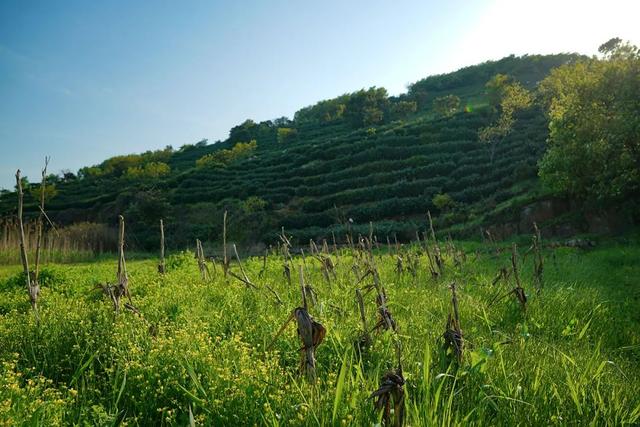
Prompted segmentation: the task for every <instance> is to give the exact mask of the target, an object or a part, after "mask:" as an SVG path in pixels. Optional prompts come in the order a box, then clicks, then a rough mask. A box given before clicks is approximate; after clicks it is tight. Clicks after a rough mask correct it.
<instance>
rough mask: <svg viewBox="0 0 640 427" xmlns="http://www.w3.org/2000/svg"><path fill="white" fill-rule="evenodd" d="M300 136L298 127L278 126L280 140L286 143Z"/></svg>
mask: <svg viewBox="0 0 640 427" xmlns="http://www.w3.org/2000/svg"><path fill="white" fill-rule="evenodd" d="M297 137H298V131H297V129H293V128H286V127H284V128H278V142H279V143H280V144H284V143H287V142H291V141H295V139H296V138H297Z"/></svg>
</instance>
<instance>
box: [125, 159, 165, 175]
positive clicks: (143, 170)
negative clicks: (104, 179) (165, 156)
mask: <svg viewBox="0 0 640 427" xmlns="http://www.w3.org/2000/svg"><path fill="white" fill-rule="evenodd" d="M170 172H171V167H170V166H169V165H168V164H166V163H163V162H149V163H146V164H144V165H140V166H131V167H129V168H128V169H127V171H126V172H125V176H126V177H127V178H130V179H158V178H160V177H162V176H165V175H168V174H169V173H170Z"/></svg>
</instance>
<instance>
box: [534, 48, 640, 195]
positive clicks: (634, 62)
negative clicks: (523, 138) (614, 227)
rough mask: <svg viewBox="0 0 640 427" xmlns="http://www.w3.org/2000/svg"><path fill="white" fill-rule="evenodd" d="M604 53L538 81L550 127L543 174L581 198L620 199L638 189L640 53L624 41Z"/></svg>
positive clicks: (547, 181)
mask: <svg viewBox="0 0 640 427" xmlns="http://www.w3.org/2000/svg"><path fill="white" fill-rule="evenodd" d="M600 52H601V53H602V54H603V58H602V59H598V58H592V59H589V60H585V61H580V62H578V63H576V64H570V65H565V66H562V67H559V68H557V69H555V70H554V71H552V72H551V74H550V75H549V76H548V77H547V78H546V79H545V80H544V81H543V82H542V83H541V85H540V94H541V99H542V102H543V104H544V106H545V107H546V112H547V116H548V118H549V129H550V136H549V140H548V150H547V152H546V153H545V155H544V157H543V159H542V161H541V162H540V176H541V178H542V180H543V182H544V183H545V184H546V185H547V186H548V187H550V188H551V189H553V190H556V191H560V192H566V193H568V194H570V195H572V196H574V197H576V198H579V199H583V200H587V201H589V200H590V201H607V200H609V201H612V200H622V199H625V198H629V197H631V196H632V195H637V194H638V192H639V191H640V54H639V51H638V48H637V47H635V46H632V45H629V44H628V43H626V44H623V43H622V41H621V40H620V39H611V40H609V41H608V42H607V43H605V44H603V45H602V46H601V47H600Z"/></svg>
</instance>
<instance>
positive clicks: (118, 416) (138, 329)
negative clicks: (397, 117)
mask: <svg viewBox="0 0 640 427" xmlns="http://www.w3.org/2000/svg"><path fill="white" fill-rule="evenodd" d="M455 245H456V247H457V248H459V249H461V250H464V251H465V252H466V254H467V262H465V263H464V264H463V265H462V266H461V267H454V263H453V260H452V259H451V258H450V257H449V255H448V253H447V251H445V250H443V256H444V258H445V262H446V266H447V268H446V269H445V276H444V277H442V278H441V279H439V280H435V279H433V278H432V277H431V275H430V274H429V272H428V270H427V268H426V267H425V264H424V262H422V263H421V264H420V268H418V269H417V271H416V276H415V277H414V276H413V275H412V274H411V273H409V272H405V273H402V274H398V273H397V272H396V265H397V264H396V258H395V256H394V254H393V253H391V254H387V253H384V252H379V253H376V264H377V265H378V268H379V271H380V281H381V283H382V284H383V285H384V286H385V290H386V294H387V297H388V302H389V305H388V307H389V309H390V310H391V312H392V313H393V318H394V320H395V321H396V322H397V324H398V327H399V328H400V329H399V330H400V331H401V334H400V339H401V342H402V367H403V375H404V377H405V379H406V384H405V389H406V390H407V393H406V394H405V399H406V425H413V426H421V425H549V424H554V423H555V424H560V425H576V424H585V423H586V424H592V425H618V424H620V425H635V424H637V423H638V422H639V421H640V397H639V396H638V394H637V392H636V391H637V390H638V388H639V387H640V368H639V367H638V364H637V360H638V357H639V352H638V349H639V347H638V346H639V345H640V334H639V332H638V331H639V330H640V328H639V324H638V318H637V316H636V313H637V312H638V302H637V300H635V299H633V298H629V295H630V293H633V292H634V289H635V288H634V286H635V285H636V284H635V282H634V280H635V279H634V278H635V277H637V276H638V275H639V274H640V271H638V264H637V259H638V257H639V256H640V247H639V246H638V242H637V241H636V242H632V243H629V242H627V243H625V244H622V245H619V244H616V243H608V244H604V245H600V246H598V247H597V248H596V249H593V250H590V251H580V250H577V249H571V248H560V249H556V250H554V252H551V250H546V251H545V252H544V256H545V258H546V259H549V260H551V259H553V262H549V268H547V269H545V288H544V290H543V292H542V293H540V294H539V295H536V294H535V293H534V292H532V289H533V272H532V262H531V258H527V259H526V261H524V262H523V263H522V264H521V269H520V273H521V274H520V276H521V281H522V283H523V287H524V288H525V290H526V292H527V293H528V296H529V301H528V307H527V312H526V313H522V312H521V310H520V308H519V307H518V303H517V302H516V300H515V298H511V297H509V298H505V299H503V300H501V301H500V302H498V303H493V304H492V303H491V301H492V299H493V298H494V296H495V295H496V294H497V293H500V294H502V291H503V290H504V291H506V290H507V289H508V286H510V284H509V285H506V284H505V285H501V284H496V285H492V282H493V279H494V277H495V274H496V272H497V271H499V268H500V267H502V266H504V265H508V263H509V262H510V261H509V255H508V253H505V251H504V250H505V249H506V248H507V246H508V245H505V246H499V248H500V249H501V250H502V252H501V254H498V255H496V254H495V250H493V249H495V248H494V247H492V248H491V249H492V250H489V249H490V248H488V247H484V246H482V245H479V244H477V243H462V242H455ZM402 250H403V251H404V250H406V251H407V254H417V253H418V252H417V251H418V250H419V249H418V248H417V247H416V246H411V247H405V248H403V249H402ZM241 254H242V252H241ZM177 257H179V258H180V259H181V260H183V261H182V262H179V263H174V262H173V260H174V256H173V255H171V256H169V257H168V259H167V265H170V266H171V267H170V268H169V270H168V272H167V273H166V274H164V275H163V276H159V275H158V273H157V262H156V260H144V261H131V262H128V271H129V275H130V284H129V286H130V290H131V295H132V300H133V303H134V305H135V306H136V307H138V308H139V310H140V313H141V314H140V315H137V314H134V313H131V312H129V311H123V312H121V313H120V314H119V315H118V316H114V314H113V311H112V308H111V303H110V301H109V300H108V298H107V297H106V296H104V295H102V294H101V292H99V291H96V290H95V289H93V288H94V287H95V284H96V283H98V282H102V283H104V282H106V281H111V280H113V278H114V270H115V264H116V260H115V259H109V260H104V261H101V262H94V263H88V264H87V263H83V264H77V265H69V266H55V269H56V270H60V271H62V272H64V277H65V279H64V280H63V282H61V284H60V285H57V286H53V287H49V286H47V287H45V288H44V289H43V291H42V306H41V309H40V313H39V320H36V319H35V317H34V316H33V313H31V312H30V311H29V307H28V306H29V303H28V298H27V296H26V293H25V292H24V289H22V288H21V287H16V288H11V289H4V290H3V291H2V292H0V317H1V321H0V424H1V425H25V424H27V425H31V424H34V425H38V424H39V425H83V424H91V425H112V424H120V425H189V423H190V417H191V416H192V417H193V423H194V424H196V425H309V424H313V425H336V424H339V425H350V424H352V425H375V424H376V423H378V422H379V420H378V414H377V413H376V412H375V410H374V406H373V403H372V401H371V400H370V399H368V397H369V396H370V394H371V392H372V391H373V390H376V389H377V388H378V387H379V385H380V379H381V377H382V375H383V374H384V372H385V371H387V370H388V369H390V368H392V367H395V366H394V365H395V360H396V355H395V351H394V345H393V340H392V339H393V338H392V336H391V335H390V334H389V333H388V332H387V333H384V332H379V333H375V334H372V345H371V347H370V348H369V349H368V350H367V351H366V352H359V351H358V350H357V347H356V346H355V345H354V343H355V342H357V341H358V339H359V338H360V335H361V328H362V326H361V321H360V315H359V312H358V310H357V304H356V301H355V294H354V286H355V282H356V280H357V279H355V278H354V274H353V271H352V270H351V265H352V263H353V256H352V254H351V253H350V252H349V251H347V250H341V251H340V254H332V255H331V257H332V258H333V259H334V260H337V261H338V262H337V263H336V276H337V277H336V279H335V281H332V283H326V281H325V279H323V276H322V273H321V271H320V265H319V263H318V262H317V261H316V260H315V259H313V258H311V257H308V256H307V258H306V260H305V261H304V262H305V263H306V268H305V278H306V281H307V283H310V284H313V289H314V290H315V292H316V294H317V300H318V301H317V302H318V303H317V304H316V305H313V304H311V305H310V312H311V314H312V315H313V316H314V317H315V318H317V319H318V321H320V322H322V323H323V324H324V325H325V326H326V328H327V337H326V338H325V343H323V344H322V345H321V346H320V347H319V348H318V349H317V352H316V357H317V362H318V364H317V366H318V382H317V384H315V385H311V384H309V383H307V382H306V381H305V380H304V379H301V378H300V377H299V374H298V351H299V349H300V344H299V340H298V338H297V336H296V331H295V327H293V326H290V327H289V328H287V329H285V331H284V333H283V334H282V335H281V336H280V337H279V338H278V339H276V340H275V341H274V344H273V347H272V348H271V349H270V350H269V351H266V347H267V346H268V345H269V344H270V343H271V341H272V340H273V337H274V336H275V333H276V331H277V330H278V328H279V327H280V326H281V325H282V323H283V321H284V320H285V318H286V317H287V315H288V313H289V311H290V307H296V306H297V305H299V304H300V291H299V289H298V288H297V287H295V286H289V285H288V284H287V282H286V280H283V276H282V259H281V257H279V256H269V257H268V258H267V262H266V268H265V270H264V272H263V273H262V274H260V271H261V270H262V268H263V261H262V259H261V257H260V258H249V259H244V260H243V266H244V268H245V270H246V271H247V275H248V276H249V277H250V278H251V279H252V280H254V281H255V283H256V286H258V289H257V290H254V289H250V288H246V287H245V286H244V285H242V284H241V283H240V282H238V281H236V280H235V279H232V278H228V279H225V278H224V276H223V274H222V271H221V269H220V268H218V269H217V273H213V275H214V277H213V280H211V281H209V282H204V281H203V280H202V279H201V277H200V274H199V272H198V268H197V265H196V263H195V261H194V259H193V254H192V253H183V254H179V255H178V254H176V255H175V258H177ZM338 257H339V258H338ZM577 260H579V261H580V262H577ZM293 263H294V268H292V270H293V271H297V266H298V265H299V264H300V265H301V264H303V260H302V259H301V258H298V257H296V258H295V259H294V260H293ZM231 268H232V269H233V271H235V272H238V271H239V270H238V266H237V265H235V264H232V267H231ZM19 270H20V267H19V266H18V265H11V266H7V265H2V266H0V282H2V281H3V280H4V279H5V278H7V277H11V276H13V275H14V274H16V273H17V272H18V271H19ZM212 271H213V269H212ZM296 279H297V278H296ZM453 280H455V281H456V283H457V284H458V289H459V294H460V303H459V312H460V319H461V325H462V328H463V331H464V337H465V339H466V340H468V341H467V344H468V345H469V347H468V352H466V353H465V355H464V357H463V360H462V362H461V363H460V365H459V366H456V365H455V364H450V363H449V362H448V360H447V358H446V356H445V355H444V354H443V352H442V350H441V343H442V338H441V335H442V332H443V331H444V327H445V323H446V318H447V315H448V313H449V306H450V300H451V293H450V291H449V290H448V288H447V286H446V285H447V284H448V283H450V282H451V281H453ZM264 284H269V286H270V287H271V288H272V289H273V290H274V291H275V292H277V293H278V295H279V296H280V298H281V299H282V301H283V304H282V305H279V304H277V303H276V301H275V298H273V294H272V293H270V292H268V291H267V290H266V288H265V287H264ZM364 302H365V314H366V316H367V318H368V319H370V320H371V321H373V320H374V319H375V316H376V311H377V309H376V305H375V299H374V297H372V296H371V294H369V295H366V294H365V300H364ZM471 344H472V346H471ZM190 414H191V416H190Z"/></svg>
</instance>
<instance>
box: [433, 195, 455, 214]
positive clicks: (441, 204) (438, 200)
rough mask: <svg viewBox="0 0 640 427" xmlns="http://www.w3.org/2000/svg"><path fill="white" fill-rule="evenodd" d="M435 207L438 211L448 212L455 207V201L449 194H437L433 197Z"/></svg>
mask: <svg viewBox="0 0 640 427" xmlns="http://www.w3.org/2000/svg"><path fill="white" fill-rule="evenodd" d="M432 202H433V206H435V207H436V208H437V209H438V210H441V211H443V210H447V209H450V208H452V207H453V206H454V204H455V203H454V201H453V199H452V198H451V196H450V195H448V194H436V195H435V196H433V200H432Z"/></svg>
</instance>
